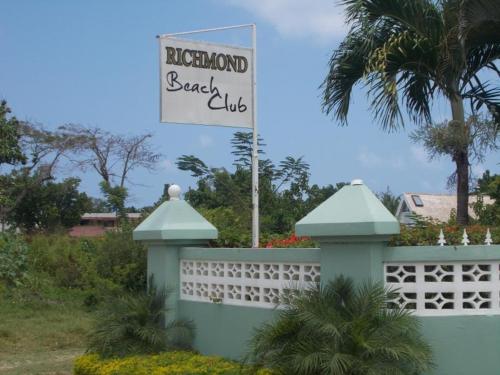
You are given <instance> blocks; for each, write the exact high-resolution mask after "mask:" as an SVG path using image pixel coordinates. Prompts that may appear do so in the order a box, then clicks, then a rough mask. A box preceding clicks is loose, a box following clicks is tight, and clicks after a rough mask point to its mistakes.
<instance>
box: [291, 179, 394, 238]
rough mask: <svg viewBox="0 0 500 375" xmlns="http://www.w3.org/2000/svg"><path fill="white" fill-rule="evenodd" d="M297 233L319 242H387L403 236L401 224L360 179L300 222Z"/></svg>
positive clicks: (345, 187)
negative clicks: (366, 239)
mask: <svg viewBox="0 0 500 375" xmlns="http://www.w3.org/2000/svg"><path fill="white" fill-rule="evenodd" d="M295 231H296V233H297V235H299V236H311V237H316V238H321V237H342V238H353V237H354V236H356V237H357V238H359V239H361V237H362V236H366V237H370V238H373V237H374V236H375V237H376V236H381V237H383V238H387V237H388V236H390V235H393V234H398V233H399V222H398V220H397V219H396V218H395V217H394V216H393V215H392V214H391V213H390V212H389V210H387V208H386V207H385V206H384V205H383V204H382V202H380V200H379V199H378V198H377V196H376V195H375V194H373V192H372V191H371V190H370V189H369V188H368V187H367V186H366V185H364V184H363V181H362V180H358V179H357V180H353V181H352V182H351V184H350V185H347V186H344V187H343V188H342V189H340V190H339V191H338V192H337V193H335V194H334V195H332V196H331V197H330V198H328V199H327V200H326V201H324V202H323V203H322V204H320V205H319V206H318V207H316V208H315V209H314V210H312V211H311V212H310V213H309V214H308V215H306V216H305V217H304V218H303V219H302V220H300V221H299V222H297V224H296V225H295Z"/></svg>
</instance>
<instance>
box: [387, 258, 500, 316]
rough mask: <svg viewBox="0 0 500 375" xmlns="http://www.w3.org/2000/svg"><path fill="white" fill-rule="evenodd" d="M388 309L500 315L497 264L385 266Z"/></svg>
mask: <svg viewBox="0 0 500 375" xmlns="http://www.w3.org/2000/svg"><path fill="white" fill-rule="evenodd" d="M384 270H385V284H386V285H387V286H389V287H391V289H393V290H396V294H397V295H396V297H395V298H394V299H392V300H391V301H389V303H388V306H389V307H403V308H405V309H410V310H414V311H415V313H416V314H417V315H421V316H432V315H436V316H439V315H493V314H495V315H498V314H500V262H499V261H494V262H491V261H481V262H439V263H436V262H425V263H423V262H419V263H386V264H385V265H384Z"/></svg>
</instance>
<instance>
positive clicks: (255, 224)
mask: <svg viewBox="0 0 500 375" xmlns="http://www.w3.org/2000/svg"><path fill="white" fill-rule="evenodd" d="M252 49H253V53H252V55H253V73H252V77H253V85H252V90H253V95H252V97H253V145H252V247H254V248H255V247H259V132H258V128H257V26H256V25H255V24H252Z"/></svg>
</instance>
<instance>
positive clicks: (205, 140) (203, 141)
mask: <svg viewBox="0 0 500 375" xmlns="http://www.w3.org/2000/svg"><path fill="white" fill-rule="evenodd" d="M198 142H200V146H201V147H203V148H207V147H210V146H212V145H213V143H214V139H213V138H212V137H210V136H209V135H206V134H202V135H200V137H199V138H198Z"/></svg>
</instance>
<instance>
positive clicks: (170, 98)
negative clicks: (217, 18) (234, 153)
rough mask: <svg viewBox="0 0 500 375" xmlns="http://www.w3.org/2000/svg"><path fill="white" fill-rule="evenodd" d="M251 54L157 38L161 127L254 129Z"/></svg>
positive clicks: (220, 47)
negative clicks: (172, 125) (190, 126)
mask: <svg viewBox="0 0 500 375" xmlns="http://www.w3.org/2000/svg"><path fill="white" fill-rule="evenodd" d="M252 64H253V56H252V49H250V48H240V47H231V46H225V45H220V44H213V43H205V42H197V41H190V40H185V39H178V38H173V37H160V75H161V84H160V87H161V95H160V100H161V118H160V121H161V122H174V123H183V124H199V125H218V126H234V127H242V128H253V90H252V85H253V66H252Z"/></svg>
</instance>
